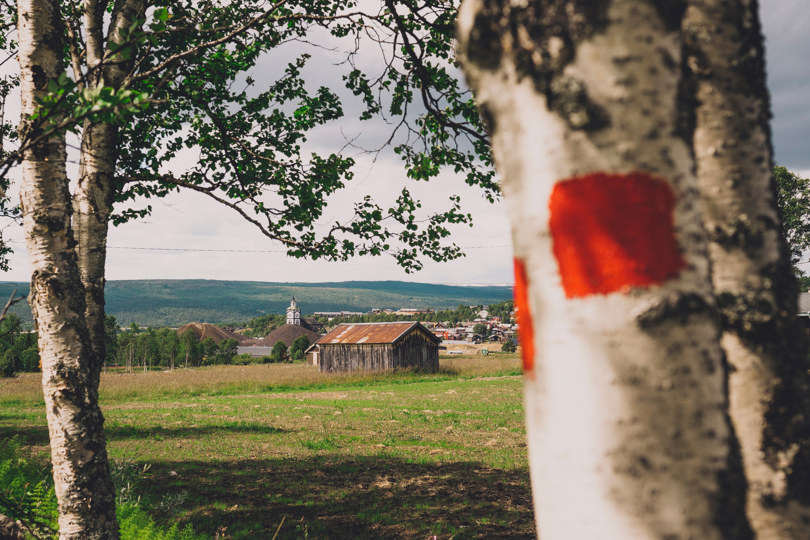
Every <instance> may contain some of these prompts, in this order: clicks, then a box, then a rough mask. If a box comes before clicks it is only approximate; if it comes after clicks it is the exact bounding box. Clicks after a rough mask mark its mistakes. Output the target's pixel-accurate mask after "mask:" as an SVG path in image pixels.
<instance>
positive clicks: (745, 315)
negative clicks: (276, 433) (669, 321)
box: [683, 0, 810, 539]
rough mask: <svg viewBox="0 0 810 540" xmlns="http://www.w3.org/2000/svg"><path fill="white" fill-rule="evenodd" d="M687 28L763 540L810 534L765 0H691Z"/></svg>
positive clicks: (734, 408)
mask: <svg viewBox="0 0 810 540" xmlns="http://www.w3.org/2000/svg"><path fill="white" fill-rule="evenodd" d="M683 28H684V36H685V38H686V40H687V45H688V49H687V50H688V53H689V61H688V62H687V65H688V66H689V68H690V73H691V74H692V77H693V79H694V82H693V85H694V92H695V98H696V115H695V121H696V125H695V139H694V147H695V155H696V161H697V172H698V175H697V176H698V184H699V188H700V192H701V196H702V198H703V200H704V208H705V221H706V228H707V231H708V233H709V255H710V258H711V261H712V266H713V281H714V289H715V295H716V297H717V300H718V305H719V308H720V312H721V315H722V321H723V325H724V330H725V331H724V334H723V346H724V348H725V350H726V354H727V356H728V360H729V363H730V364H731V365H732V366H733V368H734V369H732V371H731V375H730V394H731V400H730V402H731V408H730V414H731V417H732V420H733V421H734V425H735V427H736V430H737V433H738V434H739V438H740V444H741V447H742V455H743V462H744V464H745V472H746V477H747V478H748V481H749V484H750V490H749V494H748V504H747V508H748V514H749V517H750V519H751V524H752V526H753V528H754V531H755V532H756V533H757V536H758V538H761V539H789V538H807V537H810V525H808V523H810V507H809V506H807V503H808V502H810V483H808V479H810V469H809V467H810V384H808V375H807V374H808V368H810V366H809V365H808V361H807V354H808V347H807V337H806V335H805V334H804V332H803V331H802V330H801V328H800V327H799V326H798V324H797V320H796V317H795V314H796V312H797V306H796V294H797V292H798V286H797V283H796V280H795V278H794V277H793V272H792V268H791V266H790V263H789V257H788V255H787V246H786V245H785V243H784V241H783V240H782V236H781V235H780V232H779V217H778V210H777V206H776V197H775V189H774V186H773V181H772V169H773V162H772V152H771V138H770V129H769V125H768V120H769V114H770V113H769V103H768V95H767V90H766V87H765V69H764V53H763V48H762V36H761V35H760V26H759V18H758V13H757V2H756V1H755V0H690V2H689V9H688V11H687V16H686V18H685V20H684V26H683Z"/></svg>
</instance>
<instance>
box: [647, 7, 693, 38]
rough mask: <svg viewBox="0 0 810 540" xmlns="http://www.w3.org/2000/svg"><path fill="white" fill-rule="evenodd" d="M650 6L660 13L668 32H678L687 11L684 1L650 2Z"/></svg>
mask: <svg viewBox="0 0 810 540" xmlns="http://www.w3.org/2000/svg"><path fill="white" fill-rule="evenodd" d="M649 4H650V5H651V6H652V7H653V8H655V11H657V12H658V16H659V17H660V18H661V22H662V23H663V24H664V29H665V30H666V31H667V32H676V31H678V30H679V29H680V28H681V20H682V19H683V14H684V12H685V11H686V2H685V1H684V0H650V1H649Z"/></svg>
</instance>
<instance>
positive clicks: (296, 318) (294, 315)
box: [287, 296, 301, 326]
mask: <svg viewBox="0 0 810 540" xmlns="http://www.w3.org/2000/svg"><path fill="white" fill-rule="evenodd" d="M287 324H295V325H297V326H300V325H301V310H300V309H299V308H298V305H297V304H296V303H295V297H294V296H293V299H292V302H290V307H288V308H287Z"/></svg>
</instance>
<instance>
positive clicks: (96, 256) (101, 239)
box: [73, 0, 144, 384]
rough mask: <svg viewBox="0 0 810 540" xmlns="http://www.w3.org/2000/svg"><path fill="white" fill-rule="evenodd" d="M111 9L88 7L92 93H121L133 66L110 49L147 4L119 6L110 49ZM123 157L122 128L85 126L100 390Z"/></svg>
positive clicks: (84, 268)
mask: <svg viewBox="0 0 810 540" xmlns="http://www.w3.org/2000/svg"><path fill="white" fill-rule="evenodd" d="M106 5H107V4H106V2H101V1H99V0H86V2H85V14H84V19H85V29H86V34H87V40H86V42H87V74H88V76H87V80H86V82H85V84H86V85H87V87H88V88H89V89H94V88H96V87H98V86H109V87H112V88H114V89H116V90H117V89H118V88H119V87H120V85H121V83H122V81H123V79H124V77H125V76H126V75H127V69H129V68H130V67H131V65H132V62H131V61H127V60H125V59H123V58H119V57H116V56H114V55H112V54H111V52H110V51H111V47H113V46H115V41H117V40H120V31H121V30H125V29H127V28H129V26H130V24H132V21H133V20H134V19H135V18H136V17H137V16H138V15H139V14H141V12H142V11H143V9H144V2H143V1H142V0H124V1H119V2H116V3H115V6H114V9H113V13H112V16H111V21H110V26H109V30H108V32H107V35H108V39H107V46H106V49H105V47H104V43H105V40H104V33H103V24H102V23H103V15H104V13H105V8H106ZM111 38H112V39H111ZM105 54H106V56H107V59H106V60H105ZM118 152H119V148H118V126H117V125H115V124H108V123H103V122H85V125H84V129H83V131H82V143H81V154H80V158H79V182H78V186H77V188H76V193H75V195H74V198H73V229H74V235H75V238H76V242H77V247H76V252H77V256H78V264H79V271H80V273H81V278H82V283H83V284H84V288H85V303H86V313H85V318H86V321H87V327H88V329H89V331H90V340H91V343H92V345H93V349H94V351H95V353H96V357H97V358H98V362H99V363H98V365H97V366H93V369H92V371H91V376H92V378H93V380H94V381H95V384H98V377H99V374H100V372H101V368H102V366H103V364H104V360H105V358H106V347H105V337H104V318H105V312H104V285H105V279H104V275H105V263H106V258H107V234H108V231H109V223H110V215H111V213H112V205H113V195H114V186H113V181H114V175H115V165H116V163H117V161H118Z"/></svg>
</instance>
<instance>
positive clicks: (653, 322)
mask: <svg viewBox="0 0 810 540" xmlns="http://www.w3.org/2000/svg"><path fill="white" fill-rule="evenodd" d="M672 5H676V4H671V3H666V5H665V6H664V5H663V4H660V3H656V2H651V1H644V0H614V1H612V2H577V1H566V0H558V1H551V2H544V3H542V4H541V3H531V2H520V1H513V2H506V1H498V0H465V2H464V4H463V5H462V8H461V12H460V14H459V42H460V43H459V52H460V57H461V60H462V65H463V68H464V70H465V73H466V74H467V77H468V79H469V81H470V83H471V85H472V87H473V89H474V90H475V91H476V96H477V100H478V103H479V106H480V108H481V110H482V114H483V117H484V119H485V120H486V122H487V124H488V128H489V130H490V135H491V138H492V144H493V152H494V155H495V159H496V164H497V167H498V169H499V171H500V174H501V176H502V178H503V192H504V197H505V202H506V205H507V210H508V213H509V215H510V221H511V223H512V238H513V243H514V249H515V256H516V258H517V259H518V260H519V261H522V264H524V265H525V269H526V278H527V281H528V303H529V305H528V306H527V307H528V308H529V309H530V311H531V314H532V318H533V324H532V330H533V335H534V343H533V346H534V350H535V355H534V357H533V358H529V359H528V361H529V362H530V363H533V364H534V366H535V367H534V369H533V370H530V371H528V372H527V376H526V382H525V405H526V417H527V430H528V431H527V432H528V439H529V459H530V465H531V477H532V492H533V497H534V505H535V516H536V520H537V527H538V533H539V536H540V537H541V538H543V540H554V539H566V540H570V539H593V538H600V539H605V538H616V539H619V538H620V539H660V538H700V539H719V538H728V539H730V538H735V539H741V538H751V531H750V528H749V526H748V523H747V521H746V518H745V513H744V494H745V480H744V477H743V476H742V472H741V470H740V469H741V466H740V463H739V455H738V451H739V448H738V446H737V444H736V440H735V435H734V432H733V429H732V427H731V424H730V422H729V419H728V416H727V413H726V409H727V395H726V388H725V380H726V370H725V366H724V360H723V353H722V350H721V348H720V344H719V328H718V325H717V323H716V317H715V311H714V306H713V298H712V290H711V282H710V276H709V265H708V260H707V254H706V244H705V234H704V232H703V228H702V225H701V215H700V212H699V201H698V195H697V190H696V184H695V177H694V173H693V166H694V161H693V158H692V155H691V153H690V147H689V143H688V141H687V140H686V139H688V137H686V136H679V133H682V125H681V123H680V115H679V112H680V111H681V104H679V101H678V99H679V93H678V90H679V87H680V84H681V80H680V75H681V39H680V35H679V26H680V13H679V12H678V11H677V10H671V6H672ZM668 10H671V11H668ZM631 171H643V172H646V173H650V174H653V175H655V176H656V177H659V178H661V179H663V180H664V181H666V182H667V183H668V185H669V186H670V187H671V190H672V192H673V193H674V194H675V195H676V196H677V203H676V206H675V208H674V215H673V219H674V234H675V238H676V239H677V244H678V246H679V248H680V252H681V255H682V257H683V258H684V260H685V261H686V266H685V267H684V268H683V269H681V270H680V272H679V273H678V274H677V275H676V276H674V277H673V278H671V279H669V280H668V281H666V282H664V283H661V284H658V285H651V286H642V287H627V288H626V289H624V290H619V291H616V292H611V293H607V294H592V295H589V296H584V297H574V298H571V297H569V296H568V295H567V294H566V291H565V290H564V288H563V286H561V280H562V277H561V274H560V270H559V267H558V260H557V259H556V257H555V246H554V241H553V239H552V233H551V232H550V228H549V221H550V219H551V217H552V211H551V210H550V207H549V201H550V198H551V197H552V192H553V190H554V189H555V187H557V186H558V185H559V184H561V181H563V180H565V179H571V178H574V177H582V175H588V174H592V173H596V172H605V173H610V174H619V175H622V174H627V173H630V172H631ZM616 204H621V201H617V202H616ZM664 218H665V217H664V216H662V219H664ZM610 240H611V239H610V238H607V239H606V240H605V241H606V242H607V241H610ZM653 241H655V239H653ZM598 262H599V261H583V264H585V265H588V264H592V263H598ZM524 316H525V315H524ZM524 321H525V318H524ZM521 332H522V334H523V335H525V334H526V333H527V332H526V331H525V330H524V329H522V330H521Z"/></svg>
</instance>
